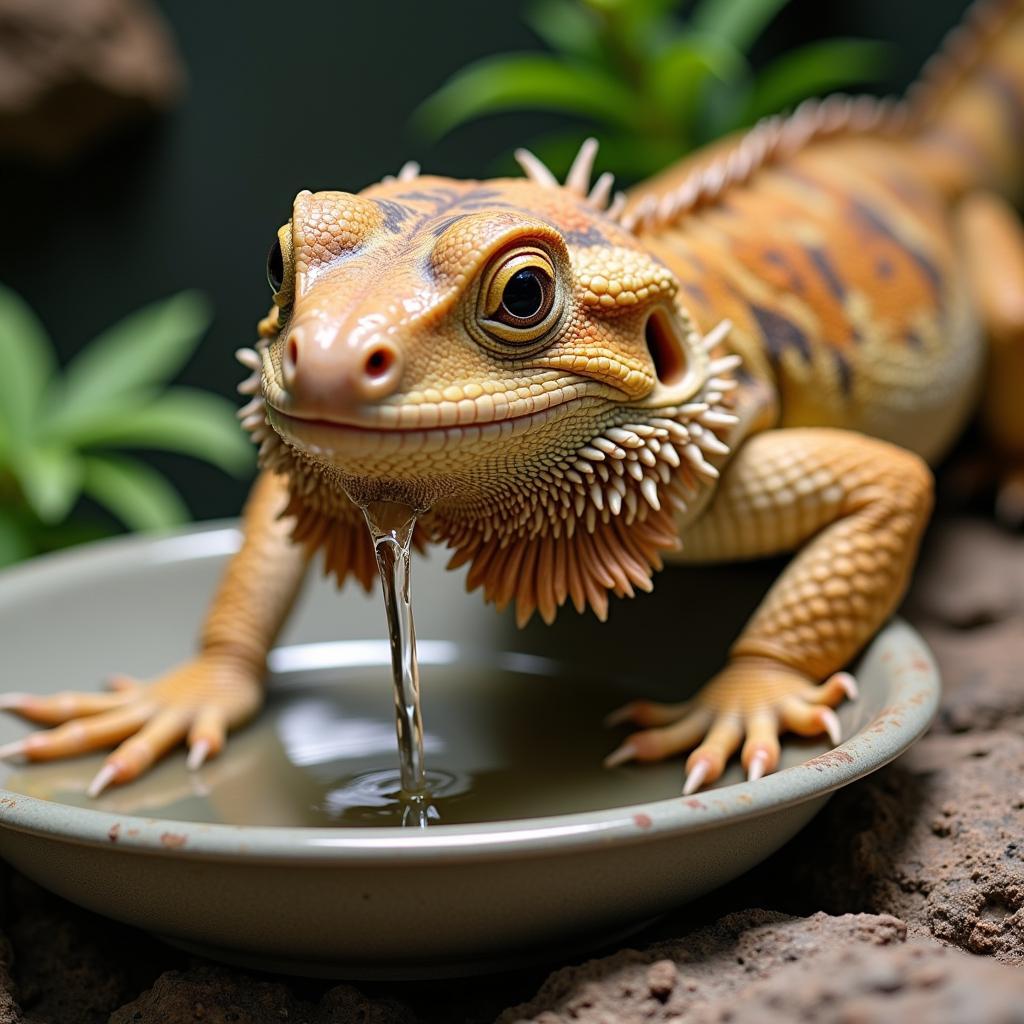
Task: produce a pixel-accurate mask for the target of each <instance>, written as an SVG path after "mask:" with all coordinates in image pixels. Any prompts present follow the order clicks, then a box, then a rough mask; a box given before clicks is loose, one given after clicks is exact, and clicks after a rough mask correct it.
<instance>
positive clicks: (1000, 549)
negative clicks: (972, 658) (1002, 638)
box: [909, 518, 1024, 630]
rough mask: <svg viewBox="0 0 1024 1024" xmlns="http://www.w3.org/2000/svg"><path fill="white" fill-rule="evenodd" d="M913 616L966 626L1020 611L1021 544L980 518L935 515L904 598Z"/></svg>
mask: <svg viewBox="0 0 1024 1024" xmlns="http://www.w3.org/2000/svg"><path fill="white" fill-rule="evenodd" d="M909 608H910V609H911V613H912V617H913V619H914V620H915V621H917V622H922V621H923V620H928V619H931V620H934V621H935V622H938V623H941V624H942V625H945V626H952V627H955V628H957V629H961V630H967V629H971V628H973V627H976V626H980V625H987V624H989V623H993V622H1003V621H1005V620H1007V619H1009V618H1012V617H1017V618H1020V617H1022V616H1024V544H1022V543H1021V539H1020V536H1019V535H1018V534H1015V533H1013V532H1011V531H1009V530H1007V529H1005V528H1003V527H1000V526H998V525H997V524H996V523H993V522H990V521H988V520H984V519H968V518H956V519H946V520H943V519H938V520H937V521H936V522H935V523H934V524H933V526H932V528H931V529H930V531H929V534H928V539H927V542H926V544H925V547H924V550H923V551H922V553H921V560H920V563H919V567H918V570H917V572H916V573H915V578H914V588H913V593H912V595H911V599H910V602H909Z"/></svg>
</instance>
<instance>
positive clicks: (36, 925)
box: [0, 875, 169, 1024]
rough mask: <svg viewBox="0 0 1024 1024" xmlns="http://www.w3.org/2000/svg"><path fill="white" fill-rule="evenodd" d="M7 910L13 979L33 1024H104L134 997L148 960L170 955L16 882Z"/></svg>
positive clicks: (23, 882) (16, 879)
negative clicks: (138, 976) (138, 978)
mask: <svg viewBox="0 0 1024 1024" xmlns="http://www.w3.org/2000/svg"><path fill="white" fill-rule="evenodd" d="M10 902H11V906H10V908H9V911H10V917H11V920H10V922H9V923H8V924H7V926H6V927H7V930H8V935H9V938H10V940H11V944H12V945H13V947H14V953H15V955H14V959H13V970H12V973H13V975H14V980H15V983H16V986H17V992H18V998H19V1001H20V1003H21V1007H22V1009H23V1011H24V1013H25V1015H26V1017H27V1018H28V1019H29V1020H31V1021H32V1022H33V1024H35V1022H37V1021H38V1022H45V1024H50V1022H51V1021H53V1022H59V1024H105V1022H106V1020H107V1017H108V1016H109V1014H110V1012H111V1010H114V1009H115V1008H116V1007H118V1006H120V1005H121V1004H122V1003H123V1002H125V1000H126V999H129V998H131V996H132V995H133V994H134V986H135V983H134V977H135V976H136V975H139V974H141V975H145V973H146V970H147V965H148V959H149V958H150V957H152V956H154V954H155V955H162V956H163V958H164V959H165V960H166V959H167V957H168V955H169V954H168V953H167V951H166V950H165V949H163V948H161V947H159V946H156V945H155V943H153V942H152V941H151V940H150V939H149V938H148V937H146V936H144V935H140V934H139V933H138V932H135V931H133V930H131V929H128V928H125V927H123V926H121V925H116V924H113V923H111V922H109V921H105V920H103V919H102V918H98V917H96V916H94V915H92V914H89V913H87V912H85V911H83V910H79V909H78V908H77V907H73V906H71V905H70V904H68V903H65V902H64V901H63V900H61V899H58V898H57V897H55V896H51V895H49V894H48V893H45V892H43V891H42V890H41V889H39V888H38V887H37V886H35V885H33V884H32V883H31V882H28V881H26V880H25V879H23V878H20V877H18V876H16V875H15V876H14V877H13V878H12V884H11V900H10ZM2 1020H3V1018H2V1017H0V1021H2Z"/></svg>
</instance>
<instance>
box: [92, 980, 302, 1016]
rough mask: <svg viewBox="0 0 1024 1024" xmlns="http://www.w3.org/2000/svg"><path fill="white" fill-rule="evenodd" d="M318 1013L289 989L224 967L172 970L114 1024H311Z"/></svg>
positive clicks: (123, 1007) (135, 1001) (128, 1006)
mask: <svg viewBox="0 0 1024 1024" xmlns="http://www.w3.org/2000/svg"><path fill="white" fill-rule="evenodd" d="M312 1016H313V1008H312V1007H311V1006H310V1005H309V1004H308V1003H303V1002H301V1001H300V1000H298V999H296V998H295V996H293V995H292V993H291V992H290V991H289V990H288V988H286V987H285V986H284V985H283V984H280V983H278V982H269V981H263V980H261V979H259V978H254V977H252V976H250V975H247V974H242V973H240V972H238V971H229V970H225V969H224V968H220V967H199V968H195V969H194V970H190V971H167V972H166V973H164V974H161V975H160V977H159V978H157V980H156V982H155V983H154V985H153V987H152V988H151V989H150V990H149V991H148V992H144V993H143V994H142V995H141V996H139V998H138V999H136V1000H134V1001H133V1002H131V1003H128V1004H127V1005H126V1006H122V1007H121V1008H120V1009H119V1010H117V1011H116V1012H115V1013H113V1014H111V1017H110V1024H199V1022H201V1024H270V1022H273V1024H281V1021H292V1022H295V1024H297V1022H299V1021H307V1022H311V1019H312Z"/></svg>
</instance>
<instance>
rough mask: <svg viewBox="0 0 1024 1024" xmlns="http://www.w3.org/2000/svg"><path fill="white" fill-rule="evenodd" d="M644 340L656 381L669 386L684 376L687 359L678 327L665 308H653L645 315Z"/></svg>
mask: <svg viewBox="0 0 1024 1024" xmlns="http://www.w3.org/2000/svg"><path fill="white" fill-rule="evenodd" d="M644 340H645V341H646V343H647V351H648V352H650V354H651V359H652V360H653V361H654V372H655V373H656V374H657V375H658V381H659V382H660V383H661V384H664V385H667V386H669V387H671V386H672V385H674V384H678V383H679V382H680V381H681V380H682V379H683V378H684V377H685V376H686V371H687V369H688V360H687V358H686V348H685V346H684V344H683V339H682V338H681V337H679V328H678V327H677V325H676V324H675V322H674V321H673V319H672V316H671V314H670V313H669V311H668V310H667V309H663V308H659V309H655V310H653V311H652V312H651V314H650V316H648V317H647V323H646V324H644Z"/></svg>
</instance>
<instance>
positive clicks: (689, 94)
mask: <svg viewBox="0 0 1024 1024" xmlns="http://www.w3.org/2000/svg"><path fill="white" fill-rule="evenodd" d="M747 74H748V65H747V62H746V60H745V58H744V57H743V55H742V54H740V53H738V52H737V51H736V50H735V49H734V48H733V47H732V46H731V45H730V44H729V43H727V42H723V41H722V40H720V39H716V38H715V37H714V36H708V35H697V34H695V33H684V34H681V35H679V36H677V37H676V38H675V39H673V40H672V41H671V42H670V43H669V44H668V46H666V47H665V48H664V49H663V50H662V51H661V53H659V54H658V55H657V56H656V57H654V58H653V59H652V60H651V61H650V64H649V68H648V73H647V88H648V92H649V94H650V95H651V96H652V98H653V99H654V101H655V103H657V104H658V106H659V108H660V109H661V110H663V111H664V112H665V113H666V114H667V115H668V116H670V117H671V118H672V119H673V120H674V121H675V122H676V123H677V124H678V125H679V126H680V127H681V128H682V129H684V130H686V129H689V128H691V127H692V121H693V117H694V112H695V108H696V105H697V102H698V100H699V98H700V95H701V90H702V88H703V87H704V86H705V85H706V84H707V82H708V79H710V78H716V79H718V80H719V81H720V82H723V83H730V82H734V81H736V80H737V79H740V78H742V77H744V76H745V75H747Z"/></svg>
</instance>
